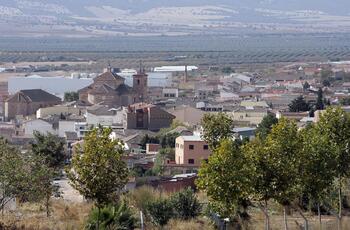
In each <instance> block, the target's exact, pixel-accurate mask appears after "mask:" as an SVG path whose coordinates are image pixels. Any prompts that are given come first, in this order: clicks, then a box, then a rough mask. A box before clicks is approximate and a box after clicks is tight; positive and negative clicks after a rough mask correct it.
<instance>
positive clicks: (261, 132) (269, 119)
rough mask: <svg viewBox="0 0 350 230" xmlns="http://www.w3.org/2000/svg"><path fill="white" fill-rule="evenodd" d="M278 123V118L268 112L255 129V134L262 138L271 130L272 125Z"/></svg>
mask: <svg viewBox="0 0 350 230" xmlns="http://www.w3.org/2000/svg"><path fill="white" fill-rule="evenodd" d="M277 123H278V119H277V118H276V116H274V115H273V114H271V113H269V114H268V115H266V116H265V117H264V118H263V120H262V121H261V123H260V124H259V126H258V128H257V129H256V132H255V133H256V136H259V137H261V138H263V139H265V138H266V137H267V135H268V134H269V133H270V132H271V129H272V126H273V125H275V124H277Z"/></svg>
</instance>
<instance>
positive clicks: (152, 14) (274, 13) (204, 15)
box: [0, 0, 350, 37]
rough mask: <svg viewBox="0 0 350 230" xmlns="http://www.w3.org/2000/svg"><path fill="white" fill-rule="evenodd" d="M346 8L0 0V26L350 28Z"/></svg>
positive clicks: (230, 0) (210, 1) (122, 31)
mask: <svg viewBox="0 0 350 230" xmlns="http://www.w3.org/2000/svg"><path fill="white" fill-rule="evenodd" d="M349 8H350V1H347V0H335V1H328V0H307V1H302V0H289V1H285V0H245V1H241V0H177V1H170V0H152V1H144V0H132V1H131V0H129V1H121V0H118V1H113V0H102V1H98V0H74V1H69V0H61V1H59V0H34V1H29V0H14V1H12V0H1V1H0V29H1V30H2V31H3V32H4V33H2V36H18V35H21V36H28V35H30V36H32V35H35V36H46V35H55V36H56V35H59V36H69V37H72V36H73V37H75V36H106V35H126V34H127V35H138V36H139V35H188V34H203V33H206V34H218V33H219V34H235V33H242V32H247V33H251V32H257V33H264V32H305V31H308V32H324V31H327V32H329V31H333V32H344V31H345V32H349V31H348V30H349V25H350V16H349V13H350V11H348V9H349ZM334 25H337V26H334Z"/></svg>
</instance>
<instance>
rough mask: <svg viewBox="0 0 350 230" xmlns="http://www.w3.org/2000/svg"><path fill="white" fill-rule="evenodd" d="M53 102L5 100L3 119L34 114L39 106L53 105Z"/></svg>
mask: <svg viewBox="0 0 350 230" xmlns="http://www.w3.org/2000/svg"><path fill="white" fill-rule="evenodd" d="M56 104H58V103H53V102H33V103H26V102H5V119H6V120H10V119H14V118H15V117H16V115H23V116H29V115H34V114H36V111H37V110H38V109H40V108H44V107H50V106H54V105H56Z"/></svg>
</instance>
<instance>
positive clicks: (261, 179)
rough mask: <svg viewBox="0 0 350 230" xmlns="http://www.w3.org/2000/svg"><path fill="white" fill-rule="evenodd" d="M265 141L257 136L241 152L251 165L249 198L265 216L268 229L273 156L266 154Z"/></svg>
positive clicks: (272, 181) (272, 182)
mask: <svg viewBox="0 0 350 230" xmlns="http://www.w3.org/2000/svg"><path fill="white" fill-rule="evenodd" d="M265 142H266V140H265V139H263V138H261V137H260V136H259V135H258V137H257V138H256V139H254V140H253V141H251V142H248V143H246V144H245V145H244V146H243V147H242V150H243V152H244V154H245V156H246V157H247V160H248V161H249V162H250V163H251V164H252V165H253V167H251V170H252V171H251V174H252V177H251V178H252V180H251V184H252V192H251V194H250V195H251V196H252V198H253V199H254V200H256V201H257V202H258V205H259V207H260V209H261V211H262V212H263V214H264V216H265V229H267V230H268V229H270V219H269V209H268V201H269V200H270V199H271V198H273V194H274V192H275V191H274V189H275V187H274V186H275V183H276V181H275V178H274V176H273V175H274V169H273V163H274V162H273V161H274V158H273V155H271V154H266V152H267V151H266V143H265Z"/></svg>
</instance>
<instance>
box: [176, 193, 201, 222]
mask: <svg viewBox="0 0 350 230" xmlns="http://www.w3.org/2000/svg"><path fill="white" fill-rule="evenodd" d="M170 200H171V204H172V207H173V210H174V214H175V216H176V217H177V218H180V219H183V220H188V219H192V218H195V217H197V216H198V215H199V214H200V212H201V209H202V206H201V204H200V203H199V201H198V199H197V196H196V194H195V193H194V192H193V191H192V189H191V188H187V189H185V190H183V191H181V192H178V193H175V194H174V195H173V196H172V197H171V199H170Z"/></svg>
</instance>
